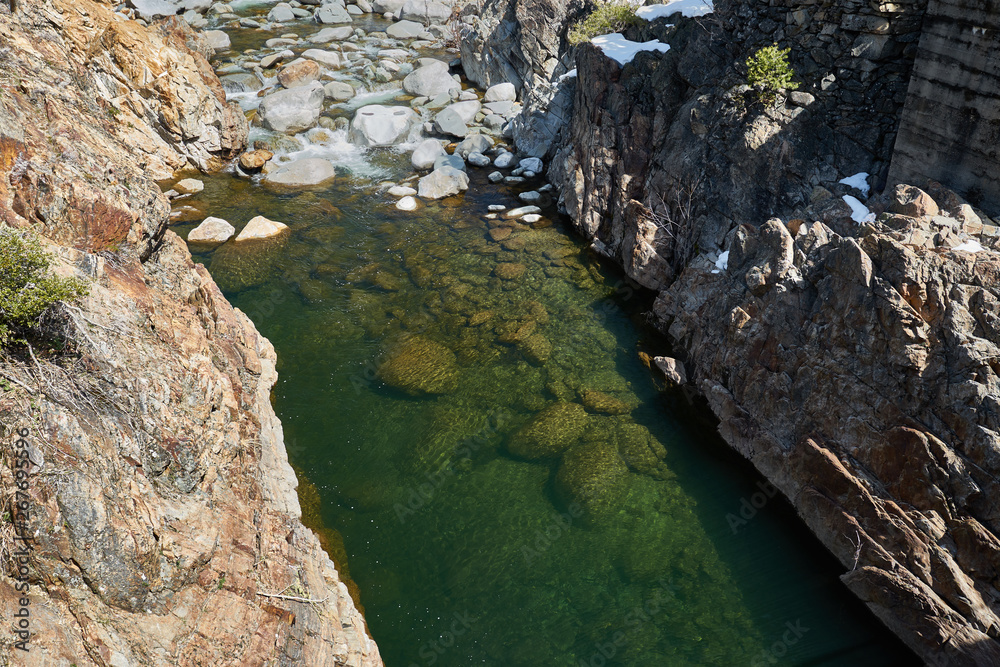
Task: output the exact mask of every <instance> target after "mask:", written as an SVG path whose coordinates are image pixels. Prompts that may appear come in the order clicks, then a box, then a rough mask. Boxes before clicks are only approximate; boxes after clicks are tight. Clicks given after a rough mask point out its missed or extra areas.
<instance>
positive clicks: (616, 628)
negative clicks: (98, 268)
mask: <svg viewBox="0 0 1000 667" xmlns="http://www.w3.org/2000/svg"><path fill="white" fill-rule="evenodd" d="M297 31H298V32H300V33H302V34H305V31H304V30H297ZM247 32H251V31H247ZM252 35H255V39H257V40H259V42H263V39H265V38H266V37H269V36H272V35H265V34H264V33H261V32H257V31H252ZM240 40H241V43H242V44H247V43H250V41H251V40H250V37H249V36H248V35H247V33H243V34H241V35H240ZM234 41H235V40H234ZM241 48H247V47H245V46H241ZM313 139H315V137H313ZM314 143H315V142H314V141H310V143H309V148H308V150H310V151H315V150H317V149H316V148H315V147H314V145H313V144H314ZM329 144H330V146H334V147H336V150H334V149H332V148H331V149H330V150H329V153H328V156H329V157H331V159H333V160H334V161H335V162H338V163H339V164H341V166H342V171H341V173H343V174H345V176H344V177H343V178H341V179H340V180H338V181H337V182H336V183H335V184H334V185H333V186H331V187H329V188H327V189H324V190H320V191H299V192H294V193H290V192H276V191H271V190H268V189H266V188H263V187H259V186H256V185H254V184H251V183H248V182H247V181H244V180H239V179H235V178H232V177H229V176H218V177H214V178H210V179H205V182H206V189H205V191H204V192H203V193H201V194H199V195H197V196H195V197H192V198H188V199H186V200H183V202H179V203H183V204H185V205H192V206H194V207H195V208H197V209H198V210H199V213H198V216H197V219H198V220H200V219H201V218H202V217H204V215H209V214H210V215H217V216H220V217H223V218H225V219H227V220H229V221H230V222H232V223H233V224H234V225H235V226H236V227H237V229H239V228H240V227H242V225H243V224H245V222H246V221H247V220H249V219H250V218H251V217H253V216H254V215H257V214H263V215H266V216H268V217H270V218H272V219H275V220H280V221H282V222H285V223H286V224H288V225H290V227H291V234H289V235H288V236H287V237H285V238H284V239H282V240H280V241H278V242H273V243H261V244H255V245H250V246H244V245H240V246H234V245H233V244H231V243H230V244H226V245H224V246H222V247H220V248H218V249H216V250H214V251H204V249H199V248H193V251H194V252H195V257H196V259H197V260H198V261H202V262H204V263H205V264H206V265H207V266H209V268H210V270H211V272H212V274H213V276H214V277H215V278H216V280H217V281H218V282H219V284H220V286H221V287H222V289H223V290H224V292H225V293H226V295H227V296H228V297H229V298H230V300H231V301H232V302H233V303H234V304H235V305H236V306H238V307H240V308H241V309H243V310H244V311H245V312H247V313H248V314H249V315H250V316H251V318H252V319H253V320H254V322H255V323H256V324H257V326H258V327H259V328H260V330H261V331H262V332H263V333H264V334H265V335H266V336H268V337H269V338H270V339H271V340H272V342H273V343H274V345H275V347H276V349H277V351H278V355H279V372H280V374H281V379H280V380H279V384H278V385H277V386H276V387H275V392H274V402H275V407H276V409H277V411H278V414H279V416H280V417H281V419H282V421H283V423H284V427H285V435H286V443H287V447H288V450H289V457H290V459H291V461H292V463H293V464H294V465H295V466H296V467H297V468H298V469H299V470H301V471H302V472H303V473H304V474H305V476H306V477H307V478H308V479H309V480H310V482H312V483H313V484H315V485H316V488H317V490H318V499H319V504H318V508H317V507H310V508H309V511H310V512H315V511H318V512H319V513H320V514H321V516H322V519H323V521H324V522H325V524H326V525H327V526H329V527H331V528H334V529H336V530H337V531H339V533H340V534H341V535H342V539H343V552H338V553H339V556H340V559H341V560H343V556H344V554H346V558H347V560H348V561H349V566H350V574H351V577H352V578H353V579H354V581H355V582H356V583H357V586H358V590H359V591H360V601H361V603H362V604H363V605H364V607H365V612H366V618H367V620H368V623H369V627H370V630H371V632H372V634H373V636H374V637H375V639H376V641H377V642H378V643H379V646H380V648H381V650H382V655H383V657H384V659H385V661H386V664H387V665H389V666H390V667H408V666H410V665H432V664H433V665H456V666H457V665H471V664H489V665H494V664H495V665H594V666H597V665H604V664H609V665H610V664H614V665H739V664H780V665H846V664H851V665H893V664H912V662H913V660H912V658H910V656H909V654H908V653H906V652H905V649H903V648H902V647H901V646H900V645H899V644H898V643H897V642H896V641H895V640H894V639H893V638H892V637H891V636H890V635H889V634H888V633H887V632H886V631H885V630H883V629H882V627H881V626H880V625H878V622H877V621H876V620H875V619H874V617H872V616H871V615H870V614H869V613H868V612H867V610H866V609H865V608H864V607H863V605H861V604H860V603H858V602H857V601H856V600H854V599H853V598H852V597H851V596H850V595H849V594H847V592H846V591H845V590H844V589H843V588H842V586H841V585H840V584H839V582H838V580H837V579H836V575H837V574H838V573H839V572H840V568H839V566H838V565H837V564H836V563H834V562H832V560H831V559H830V557H829V556H828V555H827V554H826V553H825V552H824V551H823V550H822V549H820V548H819V547H818V545H817V544H816V543H815V541H814V540H813V539H812V538H811V536H810V535H808V533H807V532H806V531H804V530H803V529H802V528H801V526H800V525H799V524H798V523H797V521H796V519H795V517H794V514H793V513H792V512H791V510H790V508H789V507H788V506H787V504H785V503H784V502H783V501H781V500H780V499H779V498H767V497H766V495H758V496H756V497H755V496H754V494H762V493H763V492H762V491H761V489H760V488H759V487H758V486H757V484H759V483H760V480H759V478H758V477H757V476H756V475H755V474H754V473H753V471H752V470H751V469H750V468H749V467H748V466H747V465H746V464H745V462H743V461H741V460H739V458H738V457H737V456H735V455H734V454H733V453H732V452H730V451H729V450H728V449H727V448H726V447H725V445H724V443H722V442H721V441H720V440H719V439H718V437H717V436H716V435H715V432H714V427H713V425H712V424H711V423H710V422H707V421H702V416H703V413H701V412H700V411H698V410H696V409H695V408H693V407H692V406H690V405H688V403H687V402H685V400H684V399H683V397H681V396H674V395H664V394H661V393H660V392H659V391H658V390H657V388H656V387H655V386H654V383H653V380H652V379H651V376H650V372H649V371H648V369H647V368H645V367H644V366H643V364H642V362H641V361H640V358H639V354H638V352H639V350H642V349H646V348H647V347H649V348H651V349H655V350H657V351H660V352H662V350H663V347H662V345H663V342H662V341H658V340H657V339H656V335H655V333H654V332H651V331H648V330H646V329H645V328H644V327H643V325H642V318H641V312H642V310H643V308H644V306H647V305H648V303H647V300H648V297H647V296H644V295H642V294H640V293H637V292H633V291H632V290H630V289H629V288H628V287H627V285H626V284H625V283H624V282H623V281H622V278H621V276H620V275H619V274H618V273H617V272H616V271H615V270H614V269H613V268H612V267H605V266H601V265H600V264H599V263H598V262H597V261H596V260H595V258H593V257H592V256H590V255H589V254H588V253H587V252H586V249H585V248H584V246H583V244H581V243H580V242H579V241H578V240H577V239H575V238H574V237H573V236H572V235H571V234H570V233H569V232H568V231H567V230H566V229H565V228H564V227H563V226H562V224H561V223H560V222H559V221H558V220H556V221H555V224H552V223H551V222H550V221H549V219H544V220H543V221H541V222H540V223H538V224H536V225H533V226H532V225H525V224H519V223H512V224H508V223H499V222H498V221H491V220H487V219H485V218H484V216H485V214H486V212H487V210H486V207H487V206H488V205H489V204H497V203H499V204H505V205H507V206H516V205H517V202H516V200H515V199H514V197H513V195H512V194H511V193H510V192H508V191H506V190H503V189H501V188H497V187H496V186H492V185H490V184H488V183H487V182H486V179H485V172H477V171H475V170H473V171H472V177H473V184H472V187H471V189H470V191H469V193H467V194H466V195H465V196H464V197H459V198H455V199H454V200H451V201H448V200H446V201H445V202H443V203H438V204H434V205H430V206H427V207H425V208H422V209H421V210H419V211H416V212H412V213H404V212H400V211H397V210H395V209H394V208H393V207H392V201H391V200H390V199H389V198H387V197H385V196H383V195H380V194H378V193H376V192H375V188H374V185H375V182H376V181H377V180H380V179H383V178H393V179H397V180H398V179H400V178H404V177H406V176H409V175H410V171H409V169H408V168H407V167H408V160H407V158H406V157H405V156H401V155H400V154H399V153H397V152H395V151H391V150H385V151H379V152H375V153H371V154H363V153H360V152H358V151H355V150H353V149H348V148H345V147H343V146H340V145H339V143H338V142H337V141H336V138H334V137H331V138H330V141H329ZM337 151H340V152H339V153H338V152H337ZM536 185H537V184H536ZM549 213H551V211H549ZM193 226H194V225H193V223H191V224H181V225H177V226H176V227H175V228H174V229H175V231H178V232H179V233H181V234H182V235H184V234H186V233H187V231H189V230H190V229H191V228H192V227H193ZM496 228H500V229H509V230H510V234H509V235H507V234H506V232H499V233H497V232H496V231H495V230H496ZM491 230H494V233H493V234H492V235H491V233H490V232H491ZM494 237H499V238H498V239H495V238H494ZM501 265H504V266H505V268H500V267H501ZM500 274H503V275H504V276H506V277H500ZM415 341H417V342H416V343H415ZM442 349H446V350H448V352H447V353H442V352H441V350H442ZM435 355H436V356H438V357H441V359H442V360H441V361H438V362H437V363H431V362H430V361H429V359H432V357H434V356H435ZM449 355H454V356H453V357H451V356H449ZM386 362H392V363H394V364H396V365H397V367H398V366H403V367H405V368H418V369H420V371H419V372H418V374H417V379H418V380H420V379H426V378H430V377H435V378H437V377H438V376H446V377H445V380H446V381H444V382H443V383H442V386H444V388H445V389H446V390H445V391H444V393H441V394H435V395H421V396H412V395H410V394H407V393H405V392H404V391H401V390H400V389H399V388H394V387H392V386H389V385H388V384H386V383H385V382H383V381H382V379H381V377H380V374H379V372H378V369H379V368H380V367H382V364H384V363H386ZM442 368H444V370H442ZM586 392H601V394H602V395H603V396H605V397H610V399H613V400H612V401H611V402H610V403H611V404H613V406H614V407H615V408H616V409H621V405H622V404H624V405H626V406H627V407H628V408H631V410H630V412H628V414H625V415H616V416H611V415H606V414H598V413H593V412H591V413H588V414H587V416H586V417H585V418H584V420H583V421H584V424H583V426H582V428H580V429H578V430H579V434H578V437H575V438H572V442H571V450H570V451H572V452H577V453H578V456H576V458H575V459H574V460H576V461H577V462H580V461H582V462H583V464H578V465H576V466H575V467H573V466H569V465H567V466H566V470H564V471H563V472H560V471H559V469H560V466H561V463H560V458H559V457H558V456H555V457H551V458H548V459H543V460H525V458H523V457H521V456H516V455H514V454H512V453H511V449H514V450H515V451H519V450H518V448H517V446H516V438H514V434H515V433H516V432H517V431H518V430H519V429H522V428H523V427H525V425H526V424H528V423H529V422H530V421H531V420H532V419H535V418H536V416H537V415H539V414H540V413H542V412H543V411H544V410H546V408H549V406H551V405H553V404H555V403H557V402H559V401H565V402H572V403H579V402H580V401H581V400H582V398H583V395H584V394H586ZM588 396H589V397H590V399H591V406H592V407H594V406H593V399H594V395H593V394H588ZM608 400H609V399H605V402H608ZM640 446H642V447H645V448H646V449H642V451H643V452H646V451H653V452H654V453H656V454H657V455H654V456H653V457H652V459H650V456H649V455H648V454H646V455H645V457H643V456H637V455H636V451H638V450H637V448H640ZM661 447H662V450H661V449H660V448H661ZM617 452H622V453H623V455H626V457H627V458H630V460H631V461H632V463H633V466H632V468H633V469H631V470H626V468H625V465H624V464H623V463H622V462H621V461H620V459H618V455H617ZM609 455H610V456H611V457H612V459H613V460H612V459H609V458H608V457H609ZM661 457H662V460H660V459H661ZM571 458H572V457H571ZM637 467H638V468H642V469H644V470H645V474H643V473H640V472H638V471H637V470H636V468H637ZM595 470H596V471H599V472H600V474H599V475H597V476H596V477H597V480H596V482H595V480H594V475H593V474H592V473H593V471H595ZM574 489H575V490H576V493H578V494H579V495H577V496H575V497H576V498H577V499H578V500H579V499H581V498H582V502H583V503H584V504H588V503H591V507H592V509H594V510H595V511H592V512H586V513H583V514H582V515H581V512H580V511H579V507H580V506H579V505H575V504H574V496H573V493H574ZM580 489H589V490H591V491H590V492H589V493H582V492H581V491H580ZM762 498H763V499H764V505H763V508H762V509H760V510H757V514H756V516H753V517H749V512H748V510H746V509H745V507H744V505H743V500H744V499H746V500H747V501H749V500H750V499H754V500H756V501H758V503H759V501H760V500H761V499H762ZM741 509H742V510H743V511H744V512H745V514H744V516H746V517H749V518H747V519H746V523H745V524H740V523H737V522H735V521H734V518H735V517H738V516H739V514H740V512H741ZM596 510H599V511H596ZM331 541H332V542H335V543H336V542H337V540H336V539H335V538H334V539H332V540H331ZM336 548H337V549H339V548H340V547H339V546H337V547H336ZM755 661H756V662H755Z"/></svg>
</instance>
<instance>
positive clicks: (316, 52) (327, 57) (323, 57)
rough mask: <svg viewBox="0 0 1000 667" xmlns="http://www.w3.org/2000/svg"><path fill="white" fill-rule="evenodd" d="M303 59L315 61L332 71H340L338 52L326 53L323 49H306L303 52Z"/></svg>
mask: <svg viewBox="0 0 1000 667" xmlns="http://www.w3.org/2000/svg"><path fill="white" fill-rule="evenodd" d="M302 57H303V58H309V59H310V60H315V61H316V62H318V63H319V64H321V65H323V66H324V67H329V68H330V69H340V54H339V53H338V52H336V51H324V50H323V49H306V50H305V51H303V52H302Z"/></svg>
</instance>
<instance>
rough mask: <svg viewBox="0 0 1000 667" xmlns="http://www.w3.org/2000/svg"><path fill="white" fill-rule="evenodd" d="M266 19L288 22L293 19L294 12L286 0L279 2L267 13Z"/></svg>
mask: <svg viewBox="0 0 1000 667" xmlns="http://www.w3.org/2000/svg"><path fill="white" fill-rule="evenodd" d="M267 20H268V21H270V22H271V23H288V22H289V21H294V20H295V12H293V11H292V6H291V5H289V4H288V3H287V2H279V3H278V4H276V5H275V6H274V7H272V8H271V11H269V12H268V13H267Z"/></svg>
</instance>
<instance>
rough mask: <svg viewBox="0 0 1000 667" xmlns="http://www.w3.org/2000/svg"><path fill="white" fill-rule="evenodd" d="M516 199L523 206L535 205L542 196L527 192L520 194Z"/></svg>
mask: <svg viewBox="0 0 1000 667" xmlns="http://www.w3.org/2000/svg"><path fill="white" fill-rule="evenodd" d="M517 198H518V199H520V200H521V201H523V202H524V203H525V204H537V203H538V201H539V200H541V198H542V195H541V194H540V193H538V192H537V191H535V190H529V191H527V192H522V193H521V194H519V195H518V196H517Z"/></svg>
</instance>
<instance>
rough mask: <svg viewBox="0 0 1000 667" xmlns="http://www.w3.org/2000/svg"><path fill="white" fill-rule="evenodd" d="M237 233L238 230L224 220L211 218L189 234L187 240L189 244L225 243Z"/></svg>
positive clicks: (206, 219)
mask: <svg viewBox="0 0 1000 667" xmlns="http://www.w3.org/2000/svg"><path fill="white" fill-rule="evenodd" d="M235 233H236V228H235V227H233V226H232V225H231V224H229V223H228V222H226V221H225V220H223V219H222V218H213V217H211V216H209V217H207V218H205V219H204V220H202V221H201V224H200V225H198V226H197V227H195V228H194V229H192V230H191V231H190V232H189V233H188V237H187V240H188V242H189V243H225V242H226V241H228V240H229V239H230V238H231V237H232V235H233V234H235Z"/></svg>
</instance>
